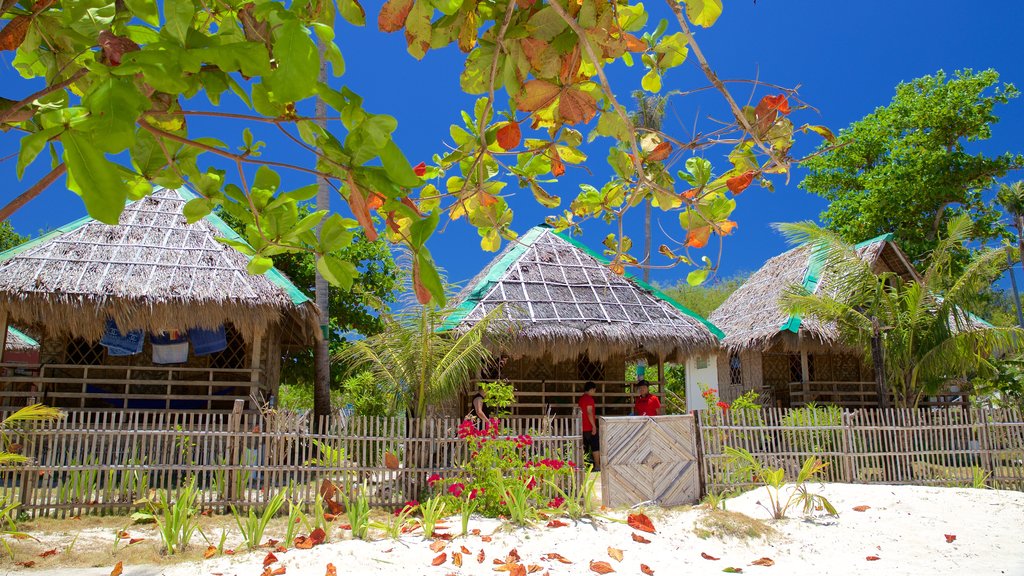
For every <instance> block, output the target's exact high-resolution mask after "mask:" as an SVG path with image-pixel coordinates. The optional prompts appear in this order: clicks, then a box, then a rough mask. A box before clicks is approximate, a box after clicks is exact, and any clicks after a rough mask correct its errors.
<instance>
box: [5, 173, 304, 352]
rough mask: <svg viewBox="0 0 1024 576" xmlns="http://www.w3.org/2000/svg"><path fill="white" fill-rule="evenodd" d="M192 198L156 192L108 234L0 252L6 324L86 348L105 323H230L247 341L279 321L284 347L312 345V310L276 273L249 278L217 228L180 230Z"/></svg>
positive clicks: (229, 233) (100, 231) (91, 230)
mask: <svg viewBox="0 0 1024 576" xmlns="http://www.w3.org/2000/svg"><path fill="white" fill-rule="evenodd" d="M193 197H194V196H193V195H192V194H191V193H189V192H187V191H184V190H177V191H176V190H167V189H161V190H158V191H156V192H154V193H153V194H152V195H150V196H147V197H146V198H143V199H142V200H139V201H137V202H133V203H131V204H129V205H128V206H126V207H125V210H124V212H123V213H122V214H121V218H120V222H119V223H118V225H116V226H110V225H107V224H103V223H101V222H97V221H96V220H93V219H91V218H88V217H87V218H82V219H80V220H77V221H75V222H72V223H71V224H68V225H66V226H63V227H61V228H58V229H57V230H54V231H53V232H51V233H49V234H46V235H44V236H42V237H40V238H38V239H36V240H33V241H31V242H28V243H26V244H24V245H22V246H19V247H17V248H14V249H13V250H9V251H7V252H4V253H3V254H0V309H6V312H7V314H8V321H9V322H17V323H20V324H27V325H33V326H41V327H42V329H43V330H44V331H45V332H46V333H47V334H52V335H71V336H80V337H83V338H87V339H90V340H95V339H98V338H99V337H100V336H101V335H102V334H103V329H104V321H105V319H106V318H108V317H110V318H113V319H114V320H115V321H116V322H117V325H118V327H119V328H121V329H122V330H132V329H143V330H148V331H153V332H158V331H161V330H167V329H169V328H190V327H202V328H215V327H216V326H218V325H220V324H223V323H226V322H230V323H231V324H233V325H234V326H235V327H236V328H237V329H238V330H239V331H240V332H241V333H242V334H243V335H244V336H245V337H246V338H247V339H249V338H251V337H252V335H254V334H255V333H258V332H263V331H265V330H266V329H267V328H268V327H269V326H271V325H273V324H278V323H281V324H283V325H284V328H285V329H286V334H287V335H289V336H290V339H291V340H292V341H295V342H303V341H309V340H310V339H311V338H313V337H315V336H314V335H315V334H316V326H317V321H316V316H317V312H316V306H315V304H313V303H312V302H311V301H310V300H309V298H307V297H306V296H305V295H303V294H302V292H301V291H300V290H299V289H298V288H296V287H295V285H293V284H292V283H291V281H289V280H288V278H286V277H285V276H284V275H283V274H281V273H280V272H279V271H277V270H271V271H270V272H267V273H266V274H265V275H262V276H252V275H250V274H248V272H246V265H247V263H248V258H247V257H246V256H244V255H243V254H241V253H239V252H238V251H236V250H235V249H233V248H231V247H229V246H227V245H225V244H223V243H221V242H218V241H217V240H216V238H217V237H227V238H232V239H235V240H241V238H240V237H239V236H238V235H237V234H235V232H234V231H233V230H232V229H231V228H230V227H229V226H228V225H227V224H225V223H224V221H223V220H221V219H220V218H218V217H216V216H214V215H210V216H207V217H206V218H204V219H203V220H200V221H199V222H196V223H194V224H188V223H187V222H186V220H185V217H184V216H183V215H182V207H183V206H184V205H185V202H186V201H187V200H189V199H191V198H193Z"/></svg>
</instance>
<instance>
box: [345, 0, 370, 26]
mask: <svg viewBox="0 0 1024 576" xmlns="http://www.w3.org/2000/svg"><path fill="white" fill-rule="evenodd" d="M338 11H339V12H341V17H342V18H344V19H345V20H347V21H348V23H349V24H353V25H355V26H365V25H366V10H363V6H362V5H361V4H360V3H359V1H358V0H338Z"/></svg>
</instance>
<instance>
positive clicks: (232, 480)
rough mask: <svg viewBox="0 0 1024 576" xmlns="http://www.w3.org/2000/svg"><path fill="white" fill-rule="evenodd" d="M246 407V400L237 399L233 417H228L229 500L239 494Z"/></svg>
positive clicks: (234, 498) (226, 475)
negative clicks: (243, 416) (243, 417)
mask: <svg viewBox="0 0 1024 576" xmlns="http://www.w3.org/2000/svg"><path fill="white" fill-rule="evenodd" d="M244 408H245V400H243V399H241V398H236V399H235V405H234V406H233V407H232V408H231V417H230V418H228V433H229V434H230V436H229V440H228V446H229V448H228V462H227V464H228V466H229V468H228V473H227V474H225V475H224V476H225V478H227V496H228V498H227V499H228V501H229V502H234V501H236V500H237V499H238V497H239V494H238V490H237V485H238V477H239V476H238V475H239V474H240V473H241V470H240V469H239V466H240V465H241V463H242V410H243V409H244Z"/></svg>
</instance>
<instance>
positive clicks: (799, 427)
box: [782, 402, 843, 454]
mask: <svg viewBox="0 0 1024 576" xmlns="http://www.w3.org/2000/svg"><path fill="white" fill-rule="evenodd" d="M782 425H783V426H785V427H786V428H792V430H789V429H787V430H783V433H782V435H783V436H782V437H783V439H784V440H783V441H784V442H785V443H786V449H787V450H788V451H793V452H802V453H808V452H810V453H812V454H821V453H824V452H834V451H837V450H839V449H840V444H839V442H840V441H841V439H842V433H841V432H840V431H839V430H821V429H820V428H821V427H825V426H828V427H835V428H838V427H840V426H842V425H843V411H842V409H841V408H839V407H838V406H836V405H835V404H827V405H825V406H818V405H817V404H815V403H814V402H811V403H809V404H807V405H806V406H802V407H800V408H792V409H790V410H789V411H787V412H786V415H785V416H783V417H782Z"/></svg>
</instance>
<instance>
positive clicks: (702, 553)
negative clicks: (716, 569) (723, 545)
mask: <svg viewBox="0 0 1024 576" xmlns="http://www.w3.org/2000/svg"><path fill="white" fill-rule="evenodd" d="M700 557H701V558H703V559H705V560H718V558H715V557H714V556H712V555H711V554H708V553H706V552H701V553H700Z"/></svg>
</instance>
